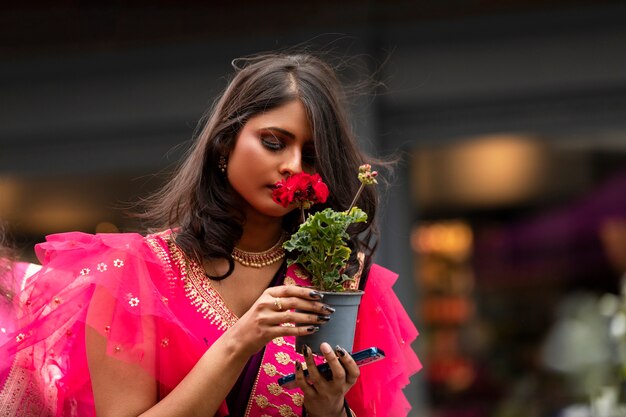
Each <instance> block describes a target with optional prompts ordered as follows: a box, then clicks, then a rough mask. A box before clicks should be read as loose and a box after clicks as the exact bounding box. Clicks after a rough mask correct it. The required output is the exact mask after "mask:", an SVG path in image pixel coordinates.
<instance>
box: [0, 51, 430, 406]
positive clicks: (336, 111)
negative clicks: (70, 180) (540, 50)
mask: <svg viewBox="0 0 626 417" xmlns="http://www.w3.org/2000/svg"><path fill="white" fill-rule="evenodd" d="M238 63H241V66H240V67H239V68H236V73H235V75H234V77H233V79H232V81H231V82H230V83H229V85H228V87H227V88H226V90H225V91H224V93H223V94H222V96H221V98H220V99H219V100H218V101H217V102H216V103H215V105H214V107H213V109H212V110H211V112H210V113H209V115H208V118H207V119H206V122H205V123H204V126H203V128H202V130H201V132H200V134H199V136H198V138H197V140H196V142H195V145H194V147H193V148H192V149H191V150H190V152H189V154H188V156H187V158H186V159H185V161H184V163H183V164H182V166H181V168H180V169H179V170H178V172H177V174H176V175H175V176H174V177H173V179H172V180H171V181H170V183H169V184H168V185H167V186H166V187H165V188H164V189H163V190H162V191H161V192H160V193H158V194H157V195H155V196H154V197H153V198H152V199H151V200H149V202H148V203H149V204H148V207H150V210H149V211H148V212H147V213H145V217H147V218H149V219H152V220H155V221H156V222H157V224H158V225H159V226H160V229H161V230H164V231H162V232H160V233H156V234H152V235H148V236H147V237H142V236H140V235H136V234H109V235H96V236H92V235H86V234H82V233H69V234H62V235H54V236H49V237H48V239H47V242H46V243H43V244H40V245H38V246H37V248H36V250H37V254H38V256H39V257H40V259H41V261H42V263H43V264H44V268H43V270H42V272H41V273H40V274H38V276H37V282H36V283H35V284H34V285H33V286H32V287H30V288H27V291H26V293H27V294H28V295H27V296H26V298H25V305H26V306H27V307H26V308H25V313H24V314H25V315H27V316H29V317H30V322H32V324H31V325H29V326H27V327H26V328H23V329H22V331H20V332H19V333H18V334H17V335H16V338H15V340H14V341H12V342H11V343H7V344H6V345H5V346H4V347H2V348H0V354H2V353H3V352H2V349H4V350H5V351H11V350H13V349H15V350H24V349H26V350H28V349H38V346H39V345H41V344H42V343H44V344H45V345H46V351H47V352H53V353H52V354H50V357H48V358H44V359H45V360H54V361H55V363H60V364H62V369H63V373H64V377H63V378H62V379H61V380H60V381H58V384H57V385H58V387H59V396H58V409H57V413H58V414H59V415H81V416H83V415H92V414H93V412H94V410H95V412H96V413H97V415H98V416H137V415H142V416H161V415H162V416H188V415H189V416H191V415H202V416H211V415H217V416H229V415H230V416H244V415H245V416H294V415H304V414H306V415H309V416H325V417H326V416H350V415H354V414H356V415H368V416H369V415H386V416H396V415H406V412H407V410H408V408H409V407H408V404H407V403H406V400H405V399H404V396H403V395H402V392H401V388H402V387H403V386H405V385H406V384H407V383H408V376H409V375H410V374H411V373H413V372H415V371H417V369H418V368H419V362H418V361H417V358H416V357H415V355H414V353H413V351H412V350H411V348H410V346H409V344H410V342H411V341H412V340H413V339H414V338H415V337H416V335H417V332H416V331H415V329H414V327H413V326H412V324H411V322H410V320H409V319H408V317H407V316H406V313H405V312H404V311H403V310H402V308H401V307H400V304H399V302H398V301H397V299H396V298H395V296H394V295H393V292H392V290H391V285H392V284H393V281H394V280H395V275H393V274H392V273H390V272H389V271H386V270H384V269H382V268H380V267H378V266H376V265H371V267H370V265H369V263H370V261H369V259H371V255H372V252H373V245H372V243H371V242H372V235H373V231H372V230H371V222H370V223H369V224H366V225H359V227H358V228H354V229H353V230H351V232H352V240H351V247H352V249H353V253H354V256H353V259H352V260H351V261H352V262H351V266H350V268H349V271H350V272H351V273H352V274H355V275H358V276H357V281H359V278H360V277H362V279H360V283H361V287H362V288H364V289H365V296H364V298H363V304H362V307H361V310H362V312H361V313H360V315H359V320H360V323H359V328H358V329H357V336H356V341H355V349H357V348H365V347H369V346H374V345H376V346H379V347H381V348H382V349H383V350H384V351H385V352H386V353H387V355H388V356H389V359H388V360H385V361H384V362H386V363H385V365H383V366H382V367H380V366H377V364H373V365H370V367H369V368H370V369H367V368H366V369H363V371H362V375H361V377H359V374H360V370H359V368H358V366H357V365H356V364H355V363H354V361H353V360H352V358H351V357H350V356H349V355H347V354H346V352H345V351H344V350H343V349H342V348H341V347H334V348H331V347H330V346H329V345H328V344H323V345H322V347H321V350H322V352H323V359H324V360H326V361H328V362H329V364H330V367H331V370H332V373H333V378H332V380H326V379H325V378H323V377H321V376H320V375H319V374H318V373H317V371H316V368H315V366H314V365H315V362H316V359H315V358H314V355H312V354H311V353H310V349H307V350H305V351H304V352H302V353H304V355H301V354H300V353H296V352H294V341H293V337H294V336H295V335H298V334H304V333H306V332H315V331H317V329H318V328H319V326H323V325H324V323H325V322H326V321H328V320H329V319H332V312H333V311H332V309H331V308H329V307H328V306H326V305H325V304H324V302H323V299H322V298H321V296H320V294H318V293H317V292H315V291H312V290H311V289H310V288H307V285H308V279H307V277H306V276H305V275H304V274H302V273H300V271H299V270H298V269H297V268H295V267H292V268H286V266H285V263H284V262H283V260H284V251H283V249H282V245H281V244H282V242H283V241H284V240H285V238H286V236H288V234H289V233H290V232H293V231H294V229H295V227H296V226H297V220H298V213H297V211H296V210H293V209H294V207H288V208H284V207H282V206H280V205H278V204H276V203H275V202H274V201H273V199H272V192H273V187H274V184H275V183H276V182H277V181H279V180H281V179H284V178H286V177H288V176H290V175H293V174H295V173H298V172H301V171H305V172H317V173H319V174H320V175H321V176H322V177H323V178H324V180H325V182H326V183H327V184H328V186H329V188H330V190H331V196H330V197H329V199H328V201H327V203H326V206H330V207H333V208H337V209H342V208H343V209H345V208H346V207H348V206H349V204H350V198H351V196H353V195H354V194H355V191H356V188H358V182H357V184H355V181H353V178H354V176H355V173H356V172H357V171H358V166H359V165H361V164H363V163H364V162H366V158H365V157H364V155H363V154H362V153H361V152H360V151H359V149H358V148H357V146H356V143H355V139H354V137H353V134H352V132H351V130H350V128H349V124H348V119H347V115H346V112H345V107H346V106H345V103H344V102H343V97H342V95H341V87H340V85H339V82H338V81H337V79H336V76H335V74H334V72H333V70H332V68H331V67H330V66H328V65H327V64H325V63H324V62H323V61H321V60H319V59H317V58H315V57H313V56H310V55H283V54H276V55H264V56H257V57H254V58H250V59H246V60H241V61H238ZM376 204H377V200H376V196H375V195H374V192H373V190H371V189H366V191H365V193H364V194H363V197H362V198H361V200H360V201H359V206H360V207H361V208H362V209H364V210H365V211H366V212H367V213H368V215H369V218H370V219H371V220H373V219H374V215H375V211H376ZM321 208H323V207H321ZM268 248H269V249H268ZM357 253H358V254H361V255H359V256H357ZM358 259H361V260H363V259H364V260H365V261H363V262H359V260H358ZM259 260H262V262H260V261H259ZM255 264H260V265H255ZM294 284H296V285H294ZM294 309H298V310H303V311H307V313H296V312H295V311H294ZM293 324H298V325H301V326H294V325H293ZM317 360H318V361H319V359H317ZM302 362H304V363H306V366H307V368H308V369H309V373H310V375H309V380H310V382H307V380H305V377H304V374H303V369H302V368H303V365H302ZM25 366H33V364H25ZM294 370H295V372H296V375H297V377H296V380H297V384H298V387H299V389H298V390H292V391H290V390H285V389H283V388H281V387H280V386H279V385H278V384H277V383H276V381H277V379H278V378H279V377H280V376H281V375H283V374H287V373H290V372H293V371H294ZM383 407H384V408H383Z"/></svg>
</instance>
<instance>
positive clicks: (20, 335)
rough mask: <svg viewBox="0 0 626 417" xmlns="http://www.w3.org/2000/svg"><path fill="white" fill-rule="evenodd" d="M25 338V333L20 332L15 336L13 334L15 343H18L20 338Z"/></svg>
mask: <svg viewBox="0 0 626 417" xmlns="http://www.w3.org/2000/svg"><path fill="white" fill-rule="evenodd" d="M25 338H26V335H25V334H24V333H20V334H18V335H17V336H15V341H16V342H17V343H20V342H21V341H22V340H24V339H25Z"/></svg>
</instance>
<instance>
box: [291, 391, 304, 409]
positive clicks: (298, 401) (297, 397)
mask: <svg viewBox="0 0 626 417" xmlns="http://www.w3.org/2000/svg"><path fill="white" fill-rule="evenodd" d="M291 399H292V400H293V403H294V404H295V405H297V406H298V407H302V404H304V395H302V394H300V393H297V392H296V393H295V394H291Z"/></svg>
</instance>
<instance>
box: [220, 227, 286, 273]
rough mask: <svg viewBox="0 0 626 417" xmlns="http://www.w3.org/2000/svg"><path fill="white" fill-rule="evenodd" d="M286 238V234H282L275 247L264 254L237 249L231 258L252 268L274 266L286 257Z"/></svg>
mask: <svg viewBox="0 0 626 417" xmlns="http://www.w3.org/2000/svg"><path fill="white" fill-rule="evenodd" d="M286 237H287V235H286V234H285V233H283V234H281V235H280V238H278V241H277V242H276V243H275V244H274V246H272V247H271V248H269V249H268V250H265V251H263V252H247V251H244V250H241V249H239V248H237V247H235V248H233V251H232V253H231V256H232V257H233V259H234V260H235V261H237V262H239V263H240V264H241V265H243V266H249V267H252V268H263V267H264V266H268V265H272V264H274V263H276V262H278V261H280V260H281V259H283V258H284V257H285V249H283V242H284V241H285V239H286Z"/></svg>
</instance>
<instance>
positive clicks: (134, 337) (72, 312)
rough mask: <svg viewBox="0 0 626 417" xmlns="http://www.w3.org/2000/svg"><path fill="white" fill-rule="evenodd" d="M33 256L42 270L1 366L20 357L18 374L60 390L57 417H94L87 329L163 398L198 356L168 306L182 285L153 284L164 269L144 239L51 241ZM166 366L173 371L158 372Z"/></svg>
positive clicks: (73, 236)
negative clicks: (150, 379) (138, 369)
mask: <svg viewBox="0 0 626 417" xmlns="http://www.w3.org/2000/svg"><path fill="white" fill-rule="evenodd" d="M36 253H37V256H38V257H39V259H40V261H41V262H42V264H43V268H42V269H41V271H40V272H39V273H38V274H37V275H36V276H35V277H33V280H32V284H30V285H28V286H27V287H26V289H25V291H24V292H23V293H22V294H21V296H20V299H19V305H18V306H16V307H17V320H18V327H19V330H17V331H16V332H15V333H14V334H12V335H11V338H10V340H9V341H8V342H6V343H5V344H4V345H2V346H0V358H12V357H14V356H15V354H16V353H17V352H18V351H19V352H20V353H21V354H20V355H19V356H18V358H19V363H18V365H19V366H20V367H22V368H24V369H26V370H28V371H32V372H36V373H38V374H42V375H46V378H45V380H46V383H47V384H50V385H54V386H55V387H56V389H57V390H58V405H57V407H56V408H57V415H59V416H61V415H63V416H92V415H95V413H94V409H93V395H92V392H91V383H90V380H89V372H88V366H87V360H86V352H85V342H84V340H85V325H87V326H90V327H92V328H93V329H95V330H96V331H97V332H99V333H100V334H101V335H103V336H104V337H106V338H107V341H108V344H107V352H108V354H110V355H112V356H114V357H115V358H117V359H119V360H122V361H127V362H132V363H138V364H140V365H141V366H142V367H143V368H144V369H145V370H146V371H148V372H149V373H150V374H152V375H153V376H154V377H155V378H157V380H158V381H159V382H160V384H161V390H162V392H163V393H164V394H166V393H167V392H169V391H170V390H171V389H172V388H173V387H174V386H175V385H176V384H177V383H178V382H179V381H180V380H181V379H182V378H183V377H184V375H186V374H187V373H188V371H189V370H190V369H191V368H192V367H193V365H194V364H195V363H196V362H197V360H198V359H199V357H200V356H201V354H202V353H203V349H202V347H205V343H204V342H202V341H200V340H197V338H196V337H195V336H194V334H192V333H191V330H192V329H189V328H188V326H185V325H184V324H183V323H181V322H180V321H179V320H178V318H177V317H176V315H175V314H174V312H173V311H172V308H171V307H170V305H169V298H170V297H169V296H170V294H171V295H173V296H174V297H176V296H177V295H179V292H180V282H179V280H178V279H177V277H175V276H173V277H172V280H167V279H165V280H152V279H151V277H153V276H154V277H158V276H161V275H163V273H164V272H163V266H162V264H161V263H160V261H159V259H158V258H157V256H156V255H155V253H154V252H153V251H152V250H151V249H150V248H149V247H148V245H147V244H146V240H145V239H144V238H143V237H142V236H140V235H138V234H101V235H95V236H94V235H88V234H84V233H78V232H75V233H67V234H60V235H52V236H49V237H48V238H47V241H46V242H45V243H42V244H40V245H38V246H37V247H36ZM95 303H97V304H98V308H91V309H90V308H89V307H90V304H91V305H95ZM154 329H158V330H157V331H155V330H154ZM24 352H27V354H23V353H24ZM157 357H158V361H157V360H156V358H157ZM168 361H169V363H176V364H177V366H175V367H174V366H168V367H165V368H163V367H159V366H158V364H159V363H168Z"/></svg>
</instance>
